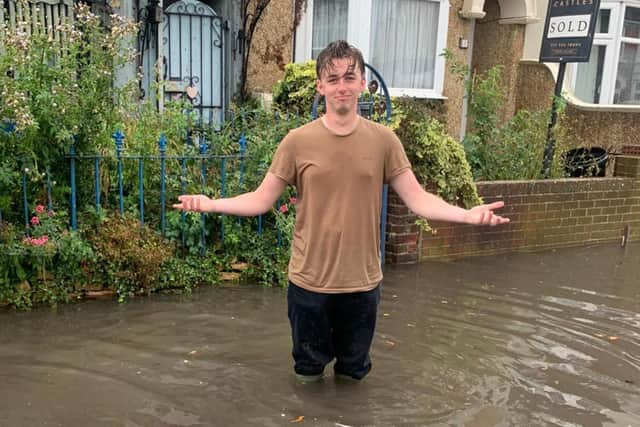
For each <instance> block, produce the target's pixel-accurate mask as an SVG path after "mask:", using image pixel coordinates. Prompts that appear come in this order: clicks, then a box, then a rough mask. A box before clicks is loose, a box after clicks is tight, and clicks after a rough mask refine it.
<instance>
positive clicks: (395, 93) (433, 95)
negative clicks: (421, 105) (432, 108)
mask: <svg viewBox="0 0 640 427" xmlns="http://www.w3.org/2000/svg"><path fill="white" fill-rule="evenodd" d="M389 95H391V96H392V97H403V96H408V97H411V98H423V99H440V100H445V99H447V97H446V96H443V95H442V94H441V93H438V92H436V91H434V90H423V89H402V88H389Z"/></svg>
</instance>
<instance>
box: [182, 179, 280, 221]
mask: <svg viewBox="0 0 640 427" xmlns="http://www.w3.org/2000/svg"><path fill="white" fill-rule="evenodd" d="M286 186H287V183H286V182H285V181H284V180H283V179H281V178H278V177H277V176H275V175H274V174H272V173H271V172H267V174H266V175H265V177H264V179H263V180H262V183H261V184H260V186H259V187H258V188H257V189H256V190H255V191H251V192H249V193H244V194H241V195H239V196H235V197H229V198H226V199H211V198H209V197H207V196H205V195H202V194H195V195H184V196H179V197H178V200H179V201H180V203H176V204H174V205H173V207H174V209H180V210H183V211H191V212H215V213H222V214H227V215H238V216H256V215H260V214H263V213H265V212H267V211H268V210H269V209H271V207H272V206H273V204H274V203H275V202H276V200H278V197H280V195H281V194H282V192H283V191H284V189H285V187H286Z"/></svg>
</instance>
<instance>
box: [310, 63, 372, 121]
mask: <svg viewBox="0 0 640 427" xmlns="http://www.w3.org/2000/svg"><path fill="white" fill-rule="evenodd" d="M364 87H365V81H364V78H363V77H362V70H360V67H359V66H358V65H357V64H356V63H355V62H354V61H352V60H351V59H349V58H340V59H334V60H333V62H332V64H330V65H329V66H328V67H326V68H325V69H324V70H323V71H322V74H321V75H320V79H319V80H318V81H317V82H316V88H317V90H318V93H320V95H324V98H325V102H326V104H327V112H331V113H334V114H338V115H340V116H345V115H347V114H349V113H350V112H351V111H354V110H355V109H356V106H357V103H358V97H359V96H360V93H361V92H362V91H363V90H364Z"/></svg>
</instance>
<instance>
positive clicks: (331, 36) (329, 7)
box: [311, 0, 349, 59]
mask: <svg viewBox="0 0 640 427" xmlns="http://www.w3.org/2000/svg"><path fill="white" fill-rule="evenodd" d="M348 13H349V0H315V1H314V2H313V34H312V38H311V57H312V58H313V59H316V58H317V57H318V54H319V53H320V51H321V50H322V49H324V48H325V47H326V46H327V45H328V44H329V42H332V41H334V40H346V39H347V17H348Z"/></svg>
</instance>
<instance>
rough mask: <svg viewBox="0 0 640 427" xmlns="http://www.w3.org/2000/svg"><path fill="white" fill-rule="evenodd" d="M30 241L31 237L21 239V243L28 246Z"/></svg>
mask: <svg viewBox="0 0 640 427" xmlns="http://www.w3.org/2000/svg"><path fill="white" fill-rule="evenodd" d="M31 241H32V239H31V237H25V238H24V239H22V243H24V244H25V245H30V244H31Z"/></svg>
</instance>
